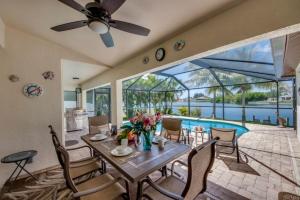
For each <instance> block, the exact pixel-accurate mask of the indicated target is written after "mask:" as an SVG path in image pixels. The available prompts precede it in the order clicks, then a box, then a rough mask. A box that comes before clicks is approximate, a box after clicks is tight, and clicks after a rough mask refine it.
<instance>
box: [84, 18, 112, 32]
mask: <svg viewBox="0 0 300 200" xmlns="http://www.w3.org/2000/svg"><path fill="white" fill-rule="evenodd" d="M88 26H89V28H90V29H91V30H92V31H94V32H96V33H98V34H105V33H107V32H108V31H109V25H108V24H107V23H106V22H104V21H99V20H93V21H91V22H89V23H88Z"/></svg>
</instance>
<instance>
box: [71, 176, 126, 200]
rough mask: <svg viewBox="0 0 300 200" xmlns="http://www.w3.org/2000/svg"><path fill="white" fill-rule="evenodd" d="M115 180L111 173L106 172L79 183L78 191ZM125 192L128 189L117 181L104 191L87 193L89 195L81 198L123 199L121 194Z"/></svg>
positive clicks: (88, 199) (83, 199)
mask: <svg viewBox="0 0 300 200" xmlns="http://www.w3.org/2000/svg"><path fill="white" fill-rule="evenodd" d="M113 180H114V178H113V177H112V176H111V175H110V174H108V173H106V174H103V175H101V176H97V177H95V178H93V179H90V180H88V181H86V182H84V183H81V184H79V185H77V186H76V187H77V189H78V191H79V192H81V191H84V190H88V189H91V188H95V187H99V186H101V185H103V184H106V183H108V182H110V181H113ZM123 193H126V190H125V189H124V188H123V187H122V186H121V185H120V183H115V184H113V185H111V186H110V187H107V188H106V189H104V190H102V191H99V192H95V193H93V194H90V195H87V196H83V197H81V198H80V199H81V200H100V199H103V200H104V199H105V200H110V199H114V200H115V199H122V198H121V195H122V194H123Z"/></svg>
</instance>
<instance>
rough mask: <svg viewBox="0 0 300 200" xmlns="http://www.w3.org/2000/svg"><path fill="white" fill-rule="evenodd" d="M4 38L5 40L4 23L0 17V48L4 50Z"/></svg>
mask: <svg viewBox="0 0 300 200" xmlns="http://www.w3.org/2000/svg"><path fill="white" fill-rule="evenodd" d="M4 38H5V26H4V23H3V21H2V19H1V17H0V48H1V47H2V48H4V46H5V43H4V41H5V40H4Z"/></svg>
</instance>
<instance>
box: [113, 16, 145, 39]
mask: <svg viewBox="0 0 300 200" xmlns="http://www.w3.org/2000/svg"><path fill="white" fill-rule="evenodd" d="M109 25H110V26H111V27H113V28H116V29H119V30H122V31H126V32H128V33H133V34H137V35H143V36H147V35H149V33H150V29H148V28H145V27H142V26H139V25H136V24H131V23H128V22H123V21H118V20H112V21H110V22H109Z"/></svg>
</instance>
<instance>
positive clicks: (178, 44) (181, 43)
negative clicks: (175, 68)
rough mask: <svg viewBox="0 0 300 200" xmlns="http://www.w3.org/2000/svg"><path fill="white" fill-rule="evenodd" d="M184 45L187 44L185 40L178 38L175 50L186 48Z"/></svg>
mask: <svg viewBox="0 0 300 200" xmlns="http://www.w3.org/2000/svg"><path fill="white" fill-rule="evenodd" d="M184 46H185V41H184V40H178V41H176V42H175V44H174V47H173V48H174V50H175V51H180V50H182V49H183V48H184Z"/></svg>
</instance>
